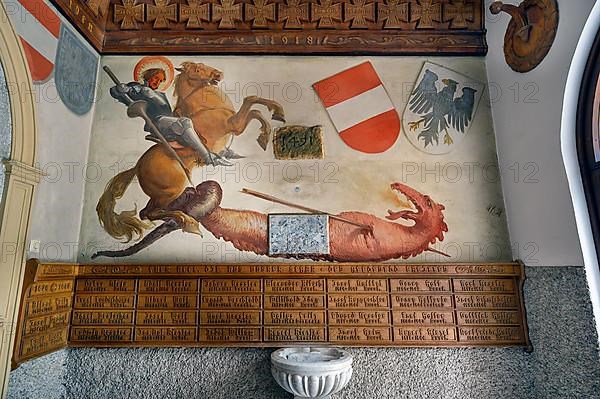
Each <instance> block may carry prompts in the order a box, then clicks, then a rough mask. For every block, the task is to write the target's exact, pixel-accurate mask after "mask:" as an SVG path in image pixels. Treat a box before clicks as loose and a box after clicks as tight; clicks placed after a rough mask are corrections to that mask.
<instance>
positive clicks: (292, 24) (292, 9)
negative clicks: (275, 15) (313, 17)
mask: <svg viewBox="0 0 600 399" xmlns="http://www.w3.org/2000/svg"><path fill="white" fill-rule="evenodd" d="M300 1H301V0H286V3H285V4H283V3H279V21H280V22H284V21H285V26H284V27H285V28H302V21H308V4H306V3H304V4H300Z"/></svg>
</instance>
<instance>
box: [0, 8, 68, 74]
mask: <svg viewBox="0 0 600 399" xmlns="http://www.w3.org/2000/svg"><path fill="white" fill-rule="evenodd" d="M5 4H6V7H7V11H9V15H11V16H12V18H11V19H12V22H13V26H14V28H15V31H16V32H17V34H18V35H19V37H20V39H21V43H22V44H23V49H24V50H25V56H26V57H27V63H28V64H29V70H30V72H31V79H32V80H33V81H34V82H44V81H45V80H47V79H48V78H49V77H50V75H51V74H52V70H53V69H54V61H55V59H56V49H57V47H58V38H59V35H60V24H61V21H60V17H59V16H58V15H57V14H56V13H55V12H54V10H52V9H51V8H50V7H49V6H48V5H46V3H44V1H43V0H13V1H11V2H6V3H5Z"/></svg>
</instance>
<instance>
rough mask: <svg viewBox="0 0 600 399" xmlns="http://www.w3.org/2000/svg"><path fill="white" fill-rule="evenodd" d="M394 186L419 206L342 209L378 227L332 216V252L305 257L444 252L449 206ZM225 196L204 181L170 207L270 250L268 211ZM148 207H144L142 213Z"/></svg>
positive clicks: (223, 235)
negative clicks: (232, 205)
mask: <svg viewBox="0 0 600 399" xmlns="http://www.w3.org/2000/svg"><path fill="white" fill-rule="evenodd" d="M391 189H392V190H393V191H395V192H398V193H402V194H404V195H405V196H406V198H407V199H408V200H409V201H410V202H411V203H412V204H413V206H414V209H405V210H400V211H395V212H394V211H391V210H388V215H387V216H386V219H387V220H384V219H381V218H378V217H376V216H374V215H371V214H368V213H363V212H343V213H340V214H339V215H338V216H341V217H343V218H345V219H349V220H352V221H355V222H358V223H361V224H364V225H368V226H371V227H372V229H371V230H367V229H363V228H360V227H356V226H354V225H351V224H348V223H344V222H341V221H338V220H335V219H331V218H330V219H329V245H330V253H329V254H328V255H320V256H314V255H313V256H305V257H306V258H311V259H315V260H327V261H338V262H377V261H385V260H390V259H399V258H402V259H408V258H410V257H412V256H417V255H419V254H421V253H423V252H424V251H432V252H438V251H436V250H434V249H432V248H431V247H430V245H431V244H435V243H436V242H437V240H439V241H443V240H444V232H447V231H448V226H447V225H446V223H445V222H444V214H443V212H442V211H443V210H444V209H445V208H444V206H443V205H442V204H438V203H436V202H435V201H433V200H432V199H431V198H430V197H429V196H428V195H424V194H421V193H420V192H418V191H417V190H415V189H413V188H411V187H409V186H407V185H404V184H401V183H394V184H392V185H391ZM222 195H223V191H222V189H221V186H220V185H219V183H217V182H215V181H206V182H203V183H201V184H199V185H198V186H197V187H196V190H194V189H193V188H191V187H190V188H188V189H187V190H186V191H185V192H184V194H182V195H181V197H179V198H178V199H177V200H175V201H174V202H173V203H172V204H171V205H170V207H169V210H179V211H183V212H185V213H186V214H188V215H190V216H192V217H193V218H194V219H196V220H198V221H199V222H200V223H201V224H202V225H203V226H204V227H205V228H206V229H207V230H208V231H210V232H211V233H212V234H213V235H214V236H215V237H217V238H220V239H223V240H225V241H229V242H231V243H232V244H233V246H234V247H235V248H237V249H239V250H241V251H252V252H254V253H256V254H258V255H268V248H269V243H268V235H267V226H268V215H266V214H264V213H260V212H256V211H249V210H238V209H228V208H222V207H221V206H220V204H221V199H222ZM143 212H144V211H143V210H142V212H141V214H143ZM400 219H402V220H404V221H412V222H411V223H408V224H401V223H398V222H397V221H398V220H400ZM411 224H412V225H411ZM179 229H181V227H180V226H179V225H178V224H177V222H176V221H175V220H174V219H170V218H169V219H166V220H165V222H164V223H162V224H161V225H160V226H158V227H156V228H155V229H154V230H152V231H151V232H150V233H148V234H147V235H146V236H145V237H144V238H143V239H142V240H140V241H139V242H138V243H136V244H134V245H132V246H130V247H129V248H126V249H122V250H116V251H100V252H97V253H96V254H94V255H93V256H92V258H95V257H98V256H108V257H122V256H129V255H132V254H135V253H137V252H138V251H140V250H141V249H143V248H146V247H147V246H149V245H150V244H152V243H153V242H155V241H157V240H158V239H160V238H162V237H164V236H165V235H167V234H169V233H170V232H172V231H176V230H179ZM438 253H439V252H438ZM288 257H291V256H288ZM294 257H295V258H302V256H294Z"/></svg>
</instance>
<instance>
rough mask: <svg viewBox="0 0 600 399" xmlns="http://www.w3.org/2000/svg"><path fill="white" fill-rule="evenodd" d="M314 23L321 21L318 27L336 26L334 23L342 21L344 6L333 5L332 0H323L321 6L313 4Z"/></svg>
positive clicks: (339, 4)
mask: <svg viewBox="0 0 600 399" xmlns="http://www.w3.org/2000/svg"><path fill="white" fill-rule="evenodd" d="M311 8H312V21H313V22H315V21H319V24H318V25H317V27H319V28H331V27H334V26H335V22H334V21H338V22H339V21H341V20H342V4H341V3H333V2H332V0H321V1H320V3H319V4H317V3H311Z"/></svg>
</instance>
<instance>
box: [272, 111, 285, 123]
mask: <svg viewBox="0 0 600 399" xmlns="http://www.w3.org/2000/svg"><path fill="white" fill-rule="evenodd" d="M271 119H273V120H274V121H279V122H283V123H285V117H284V116H283V115H282V114H277V113H275V114H273V115H271Z"/></svg>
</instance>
